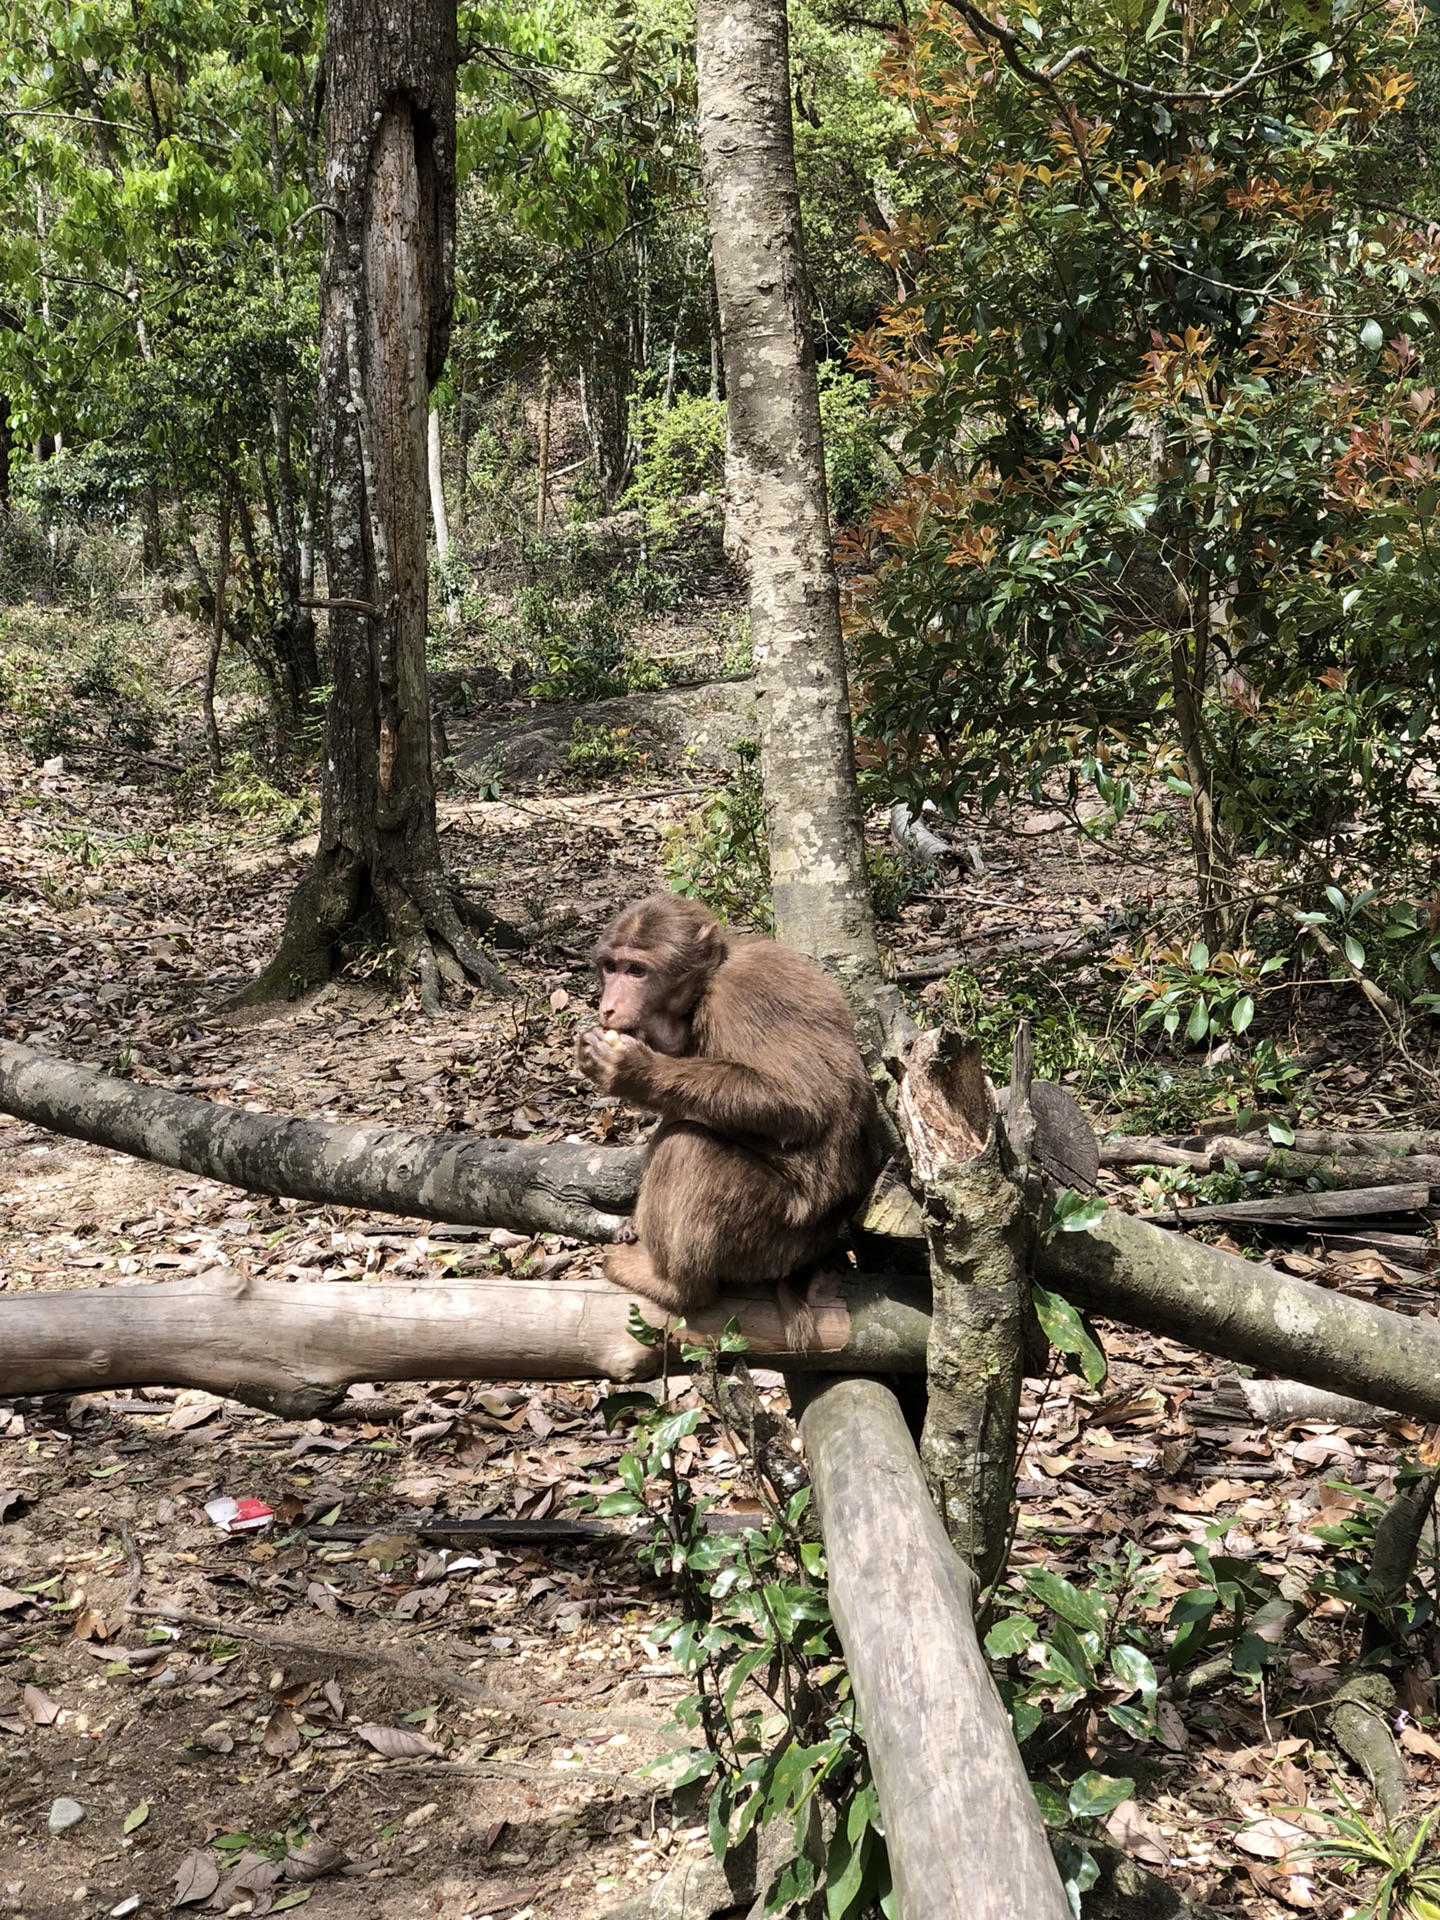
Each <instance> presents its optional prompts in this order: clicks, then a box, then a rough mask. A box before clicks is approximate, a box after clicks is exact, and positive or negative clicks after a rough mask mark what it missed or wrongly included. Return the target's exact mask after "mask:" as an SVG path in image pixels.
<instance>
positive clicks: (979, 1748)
mask: <svg viewBox="0 0 1440 1920" xmlns="http://www.w3.org/2000/svg"><path fill="white" fill-rule="evenodd" d="M800 1432H801V1435H802V1437H803V1439H804V1442H805V1453H806V1457H807V1459H808V1460H809V1462H810V1473H811V1479H812V1481H813V1483H814V1487H815V1496H816V1503H817V1506H818V1509H819V1514H820V1523H821V1526H822V1528H823V1530H824V1534H825V1540H826V1544H827V1546H828V1548H829V1562H830V1605H831V1608H832V1610H833V1612H834V1615H835V1624H836V1627H837V1628H838V1630H839V1634H840V1639H841V1643H842V1644H843V1646H844V1649H845V1658H846V1662H847V1664H848V1666H849V1669H850V1677H851V1680H852V1681H853V1683H854V1687H855V1699H856V1702H857V1703H858V1705H859V1708H860V1715H861V1719H862V1721H863V1723H864V1727H865V1744H866V1747H867V1749H868V1751H869V1754H870V1765H871V1767H872V1769H873V1771H874V1774H875V1786H876V1791H877V1792H878V1794H879V1797H880V1810H881V1812H882V1814H883V1815H884V1819H885V1844H886V1846H887V1848H888V1849H889V1854H890V1870H891V1873H892V1874H893V1876H894V1882H895V1891H896V1897H897V1901H898V1905H899V1910H900V1915H901V1920H955V1916H956V1915H961V1914H963V1915H964V1916H965V1920H1070V1906H1069V1903H1068V1901H1067V1900H1066V1897H1065V1891H1064V1888H1063V1887H1062V1885H1061V1882H1060V1875H1059V1873H1058V1871H1057V1870H1056V1867H1055V1862H1054V1860H1053V1858H1052V1857H1051V1853H1050V1847H1049V1843H1048V1841H1047V1840H1046V1837H1045V1826H1044V1822H1043V1821H1042V1820H1041V1818H1040V1810H1039V1808H1038V1806H1037V1805H1036V1802H1035V1796H1034V1794H1033V1793H1032V1792H1031V1791H1030V1782H1029V1781H1028V1780H1027V1779H1026V1777H1025V1767H1024V1764H1023V1762H1022V1761H1021V1758H1020V1754H1019V1751H1018V1749H1017V1748H1016V1745H1015V1740H1014V1736H1013V1734H1012V1733H1011V1730H1010V1720H1009V1716H1008V1715H1007V1714H1006V1712H1005V1709H1004V1707H1003V1706H1002V1705H1001V1703H1000V1700H999V1698H998V1697H997V1695H996V1692H995V1688H994V1684H993V1682H992V1681H991V1678H990V1672H989V1669H988V1668H987V1666H986V1664H985V1660H984V1657H983V1655H982V1653H981V1651H980V1646H979V1642H978V1640H977V1638H976V1634H975V1621H974V1616H973V1614H972V1611H971V1588H972V1584H973V1583H972V1580H971V1576H970V1572H969V1570H968V1568H967V1567H966V1566H965V1564H964V1562H963V1561H962V1560H960V1558H959V1557H958V1556H957V1554H956V1553H955V1550H954V1548H953V1547H952V1546H951V1545H950V1542H949V1540H948V1539H947V1538H946V1537H945V1529H944V1527H943V1526H942V1525H941V1523H940V1518H939V1515H938V1514H937V1513H936V1511H935V1508H934V1507H933V1505H932V1504H931V1501H930V1495H929V1492H928V1490H927V1488H926V1485H925V1476H924V1473H923V1472H922V1471H921V1467H920V1461H919V1458H918V1456H917V1455H916V1452H915V1447H914V1444H913V1442H912V1441H911V1439H910V1435H909V1434H908V1432H907V1431H906V1428H905V1422H904V1419H903V1417H902V1416H901V1412H900V1408H899V1406H898V1405H897V1403H896V1400H895V1396H894V1395H893V1394H892V1393H891V1392H890V1391H889V1390H888V1388H886V1387H883V1386H881V1385H880V1383H879V1382H878V1381H876V1380H867V1379H850V1380H837V1379H830V1380H826V1381H825V1382H823V1384H822V1385H821V1386H820V1388H819V1391H818V1392H817V1393H816V1395H815V1397H814V1398H813V1399H812V1400H811V1402H810V1404H809V1406H808V1407H806V1409H805V1412H804V1415H803V1417H802V1419H801V1422H800Z"/></svg>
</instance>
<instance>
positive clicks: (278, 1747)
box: [260, 1707, 300, 1760]
mask: <svg viewBox="0 0 1440 1920" xmlns="http://www.w3.org/2000/svg"><path fill="white" fill-rule="evenodd" d="M260 1744H261V1746H262V1747H263V1748H264V1749H265V1751H266V1753H268V1754H269V1755H270V1758H271V1759H272V1760H288V1759H289V1758H290V1757H291V1755H292V1754H296V1753H298V1752H299V1751H300V1722H299V1721H298V1720H297V1719H296V1718H295V1715H294V1714H293V1713H292V1712H291V1711H290V1709H289V1707H276V1709H275V1711H274V1712H273V1713H272V1714H271V1716H270V1718H269V1719H268V1720H267V1721H266V1723H265V1732H264V1736H263V1737H262V1739H261V1741H260Z"/></svg>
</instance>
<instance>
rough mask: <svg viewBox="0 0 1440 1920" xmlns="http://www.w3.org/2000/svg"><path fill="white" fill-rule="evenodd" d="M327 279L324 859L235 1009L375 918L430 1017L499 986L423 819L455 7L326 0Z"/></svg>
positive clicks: (427, 818) (449, 285)
mask: <svg viewBox="0 0 1440 1920" xmlns="http://www.w3.org/2000/svg"><path fill="white" fill-rule="evenodd" d="M325 44H326V54H325V62H326V84H325V131H326V147H327V164H326V176H325V181H326V193H327V196H328V203H329V213H330V218H329V220H328V222H327V228H326V244H325V260H324V266H323V268H322V272H321V342H320V352H321V364H322V391H323V392H324V393H326V394H327V395H329V396H332V398H331V400H330V403H329V404H328V405H327V407H326V418H325V420H324V422H323V431H324V434H325V449H324V457H325V475H326V482H327V489H328V511H327V514H326V559H327V567H328V574H329V600H328V603H327V604H328V607H329V612H330V663H331V670H332V677H333V680H334V692H333V694H332V695H331V699H330V708H329V713H328V715H327V718H326V725H325V745H324V751H323V754H322V756H321V765H322V774H321V824H320V844H319V849H318V851H317V853H316V856H315V859H314V862H313V864H312V865H311V867H310V868H309V870H308V871H307V872H306V873H305V874H304V875H303V876H302V878H301V880H300V882H299V884H298V886H297V887H296V890H295V893H294V895H293V896H292V899H291V902H290V911H289V915H288V917H287V920H286V924H285V932H284V935H283V937H282V940H281V943H280V950H279V952H278V953H277V954H276V956H275V958H274V959H273V960H272V961H271V963H270V965H269V966H268V967H267V968H266V969H265V971H264V973H263V974H262V975H261V976H260V978H259V980H257V981H256V982H255V983H254V985H253V986H252V987H250V988H249V989H248V990H247V992H246V993H245V994H244V995H242V996H241V997H242V999H246V1000H252V1001H253V1000H264V999H273V998H276V997H279V996H281V995H286V994H293V993H295V992H297V991H300V990H301V989H303V988H305V987H308V986H312V985H315V984H318V983H319V982H320V981H322V980H324V979H326V978H327V977H328V976H329V973H330V970H331V966H332V961H333V955H334V951H335V947H336V944H337V942H338V941H339V940H340V939H341V938H342V936H343V935H344V934H345V933H346V931H347V929H349V928H351V927H352V926H353V925H354V924H355V922H356V921H357V920H358V919H359V918H361V917H362V916H364V915H366V914H368V913H370V912H372V911H378V913H379V915H380V917H381V918H382V919H383V922H384V925H385V930H386V934H387V937H388V939H389V940H390V942H391V944H392V946H393V947H394V949H395V951H396V954H397V956H398V958H399V961H400V963H401V965H402V966H403V967H404V968H405V969H406V970H407V971H408V972H411V973H414V974H418V976H419V979H420V990H421V1000H422V1003H423V1005H424V1006H425V1008H426V1010H427V1012H432V1013H433V1012H435V1011H437V1010H438V1008H439V1003H440V987H441V980H442V977H443V978H444V979H445V980H447V981H448V982H450V983H451V984H454V985H459V984H460V983H461V982H462V981H463V979H464V977H465V975H466V974H467V973H468V974H470V975H471V976H473V977H474V978H475V979H478V980H481V981H483V982H485V983H486V984H487V985H489V986H491V987H496V988H498V987H501V986H502V985H503V980H502V976H501V975H500V974H499V973H498V971H497V970H496V968H495V966H494V965H493V963H492V962H491V961H490V960H489V959H488V957H487V956H486V955H485V954H484V953H483V952H481V950H480V949H479V947H478V946H476V944H475V942H474V941H473V940H472V939H471V938H470V936H469V934H468V933H467V932H466V931H465V928H464V927H463V926H462V924H461V921H460V918H459V915H458V913H457V910H456V904H455V901H454V899H453V897H452V895H451V892H450V889H449V886H448V884H447V881H446V877H445V871H444V866H443V863H442V860H441V856H440V841H439V835H438V833H437V830H436V821H435V784H434V774H433V770H432V767H431V762H430V703H429V692H428V687H427V682H426V672H425V625H426V571H425V553H426V501H427V488H426V452H425V449H426V421H427V416H428V413H429V395H430V388H431V386H432V385H433V383H434V381H435V380H436V378H437V377H438V375H439V373H440V369H441V367H442V366H443V365H444V362H445V353H446V349H447V346H448V343H449V333H450V309H451V303H452V299H453V294H454V253H455V66H456V57H457V50H456V23H455V0H415V4H413V5H411V6H410V7H408V8H405V9H402V10H401V11H400V12H399V13H387V12H386V11H385V10H384V9H382V8H381V7H380V5H379V4H378V0H331V5H330V7H329V10H328V15H327V23H326V39H325Z"/></svg>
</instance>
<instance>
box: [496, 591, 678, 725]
mask: <svg viewBox="0 0 1440 1920" xmlns="http://www.w3.org/2000/svg"><path fill="white" fill-rule="evenodd" d="M513 613H514V619H515V623H516V626H517V628H518V633H519V644H520V645H521V647H523V648H524V650H525V651H526V653H527V654H529V655H531V657H533V658H534V660H535V661H536V662H537V666H538V671H537V673H536V677H535V683H534V685H533V686H532V687H531V689H530V691H531V693H532V694H534V695H535V696H536V697H537V698H538V699H541V700H610V699H614V698H615V697H616V696H617V695H619V694H623V693H635V692H640V691H643V690H644V689H646V688H651V687H658V686H659V685H660V684H661V679H660V674H659V672H658V671H657V669H656V667H655V664H654V662H653V661H652V660H650V659H649V658H648V657H647V656H646V655H645V654H643V653H638V652H636V651H635V650H634V649H633V648H632V647H631V645H630V637H631V632H632V628H633V621H634V614H633V607H632V601H631V595H630V591H629V588H628V586H627V584H626V582H625V580H624V579H623V577H621V576H619V575H616V574H611V575H609V576H607V577H606V578H605V579H603V580H601V582H600V583H599V585H598V586H597V587H595V588H594V589H593V590H592V589H589V588H586V587H584V586H582V585H581V584H580V583H579V581H578V580H577V579H576V578H575V576H574V575H573V574H570V575H568V576H567V575H566V574H565V573H563V572H562V574H561V575H560V576H559V577H558V578H557V579H555V580H552V581H548V582H541V583H537V584H536V585H535V586H530V587H521V588H520V589H519V590H518V591H517V593H516V594H515V598H514V603H513Z"/></svg>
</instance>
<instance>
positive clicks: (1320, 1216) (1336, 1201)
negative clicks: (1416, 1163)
mask: <svg viewBox="0 0 1440 1920" xmlns="http://www.w3.org/2000/svg"><path fill="white" fill-rule="evenodd" d="M1429 1204H1430V1189H1429V1187H1428V1186H1422V1185H1420V1184H1418V1183H1415V1182H1410V1183H1407V1184H1405V1185H1403V1186H1402V1185H1395V1186H1390V1187H1369V1188H1363V1189H1360V1190H1358V1191H1357V1190H1356V1189H1354V1188H1346V1189H1344V1190H1340V1191H1336V1190H1327V1191H1325V1192H1323V1193H1277V1194H1275V1195H1273V1196H1272V1197H1271V1198H1269V1199H1266V1200H1231V1201H1227V1202H1225V1203H1224V1204H1221V1205H1216V1206H1203V1207H1177V1208H1175V1210H1174V1211H1173V1212H1172V1213H1154V1214H1151V1215H1150V1218H1151V1219H1152V1220H1153V1221H1154V1222H1155V1224H1156V1225H1157V1226H1166V1227H1188V1226H1198V1225H1200V1224H1201V1223H1220V1222H1232V1223H1234V1224H1235V1225H1239V1226H1243V1225H1245V1224H1246V1223H1248V1222H1252V1221H1253V1222H1256V1223H1259V1222H1262V1221H1273V1222H1274V1223H1275V1224H1276V1225H1289V1224H1291V1223H1292V1222H1303V1221H1309V1220H1359V1219H1370V1218H1372V1217H1377V1216H1380V1215H1383V1214H1391V1213H1419V1212H1420V1211H1421V1210H1422V1209H1423V1208H1425V1207H1428V1206H1429Z"/></svg>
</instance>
